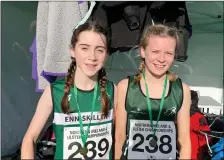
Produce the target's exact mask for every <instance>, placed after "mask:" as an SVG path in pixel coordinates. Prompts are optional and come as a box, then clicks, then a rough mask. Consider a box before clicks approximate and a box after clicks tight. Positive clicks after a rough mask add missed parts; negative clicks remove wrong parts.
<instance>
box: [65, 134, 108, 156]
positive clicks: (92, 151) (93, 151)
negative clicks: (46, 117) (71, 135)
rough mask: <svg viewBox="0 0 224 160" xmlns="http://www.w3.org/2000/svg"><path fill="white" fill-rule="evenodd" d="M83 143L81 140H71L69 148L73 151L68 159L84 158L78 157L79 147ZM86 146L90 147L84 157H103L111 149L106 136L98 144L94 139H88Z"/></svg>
mask: <svg viewBox="0 0 224 160" xmlns="http://www.w3.org/2000/svg"><path fill="white" fill-rule="evenodd" d="M81 147H82V145H81V144H80V143H79V142H71V143H70V144H69V145H68V150H70V151H72V152H73V153H71V155H70V156H69V157H68V159H75V160H81V159H82V158H76V157H77V155H78V154H79V149H80V148H81ZM86 147H87V148H88V154H87V155H85V156H83V158H84V159H95V158H96V157H97V156H98V157H100V158H101V157H103V156H104V155H105V154H106V153H107V151H108V149H109V141H108V140H107V139H106V138H102V139H101V140H100V141H99V142H98V144H97V143H96V142H94V141H87V142H86Z"/></svg>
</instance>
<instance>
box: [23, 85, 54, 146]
mask: <svg viewBox="0 0 224 160" xmlns="http://www.w3.org/2000/svg"><path fill="white" fill-rule="evenodd" d="M52 109H53V102H52V97H51V87H50V86H48V87H47V88H46V89H45V90H44V92H43V94H42V95H41V97H40V99H39V101H38V104H37V108H36V111H35V114H34V116H33V118H32V121H31V123H30V125H29V128H28V130H27V132H26V135H25V137H24V138H25V139H26V138H28V139H29V138H31V139H33V141H34V142H36V140H37V138H38V137H39V135H40V133H41V131H42V129H43V127H44V125H45V123H46V122H47V120H48V118H49V116H50V114H51V112H52Z"/></svg>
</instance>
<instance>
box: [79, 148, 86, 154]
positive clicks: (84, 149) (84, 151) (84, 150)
mask: <svg viewBox="0 0 224 160" xmlns="http://www.w3.org/2000/svg"><path fill="white" fill-rule="evenodd" d="M79 152H80V154H81V155H83V156H86V155H87V153H88V149H87V148H85V147H81V148H80V150H79Z"/></svg>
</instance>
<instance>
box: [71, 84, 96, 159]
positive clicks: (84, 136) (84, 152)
mask: <svg viewBox="0 0 224 160" xmlns="http://www.w3.org/2000/svg"><path fill="white" fill-rule="evenodd" d="M97 90H98V82H97V83H96V86H95V87H94V94H93V101H92V109H91V120H90V122H89V124H88V127H87V129H86V132H85V131H84V129H83V122H82V116H81V112H80V107H79V104H78V89H77V87H76V86H75V85H74V93H75V99H76V103H77V108H78V116H79V126H80V133H81V139H82V143H83V146H82V148H80V150H79V152H80V153H81V154H82V155H84V156H85V155H87V153H88V149H87V148H86V147H85V144H86V141H87V138H88V135H89V129H90V124H91V121H92V115H93V111H94V108H95V103H96V95H97Z"/></svg>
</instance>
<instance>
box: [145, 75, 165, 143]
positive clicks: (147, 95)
mask: <svg viewBox="0 0 224 160" xmlns="http://www.w3.org/2000/svg"><path fill="white" fill-rule="evenodd" d="M143 77H144V81H145V89H146V102H147V106H148V111H149V119H150V123H151V127H152V130H153V139H152V140H151V141H150V145H151V147H156V145H157V142H156V141H157V140H156V139H155V133H156V130H155V129H154V128H153V121H152V106H151V103H150V98H149V90H148V85H147V84H146V79H145V72H143ZM167 80H168V76H167V75H166V79H165V82H164V87H163V93H162V99H161V102H160V106H159V115H158V117H157V121H156V126H157V125H158V121H159V118H160V115H161V112H162V109H163V104H164V99H165V93H166V86H167Z"/></svg>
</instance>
